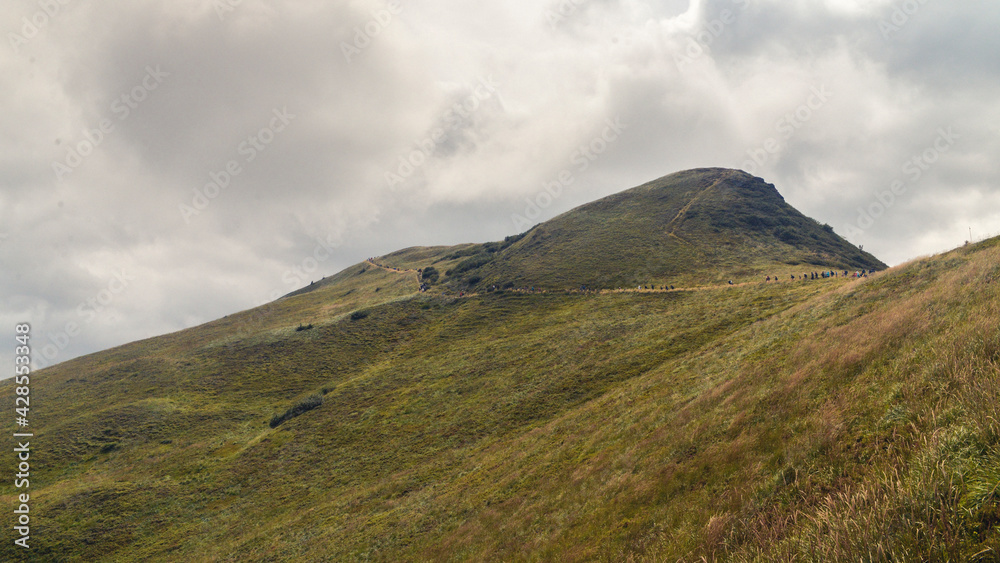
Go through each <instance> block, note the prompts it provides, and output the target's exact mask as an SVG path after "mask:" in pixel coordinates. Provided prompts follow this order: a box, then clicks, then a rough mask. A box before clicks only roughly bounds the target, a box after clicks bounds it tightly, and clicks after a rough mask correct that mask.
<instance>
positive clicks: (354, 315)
mask: <svg viewBox="0 0 1000 563" xmlns="http://www.w3.org/2000/svg"><path fill="white" fill-rule="evenodd" d="M367 316H368V311H354V312H353V313H351V320H352V321H360V320H361V319H363V318H365V317H367Z"/></svg>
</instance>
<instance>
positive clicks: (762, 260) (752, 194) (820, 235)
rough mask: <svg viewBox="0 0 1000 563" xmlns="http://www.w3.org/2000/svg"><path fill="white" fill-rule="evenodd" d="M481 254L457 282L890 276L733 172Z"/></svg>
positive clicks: (683, 183) (670, 182)
mask: <svg viewBox="0 0 1000 563" xmlns="http://www.w3.org/2000/svg"><path fill="white" fill-rule="evenodd" d="M480 246H482V248H481V252H479V253H478V254H477V253H475V252H470V251H466V252H467V253H468V254H470V258H469V260H468V261H467V262H466V265H465V266H464V267H461V268H456V269H455V270H453V273H455V274H456V275H455V276H454V277H453V279H452V281H453V282H457V283H459V285H462V284H464V285H465V286H468V287H471V286H475V285H477V284H481V283H485V284H490V285H499V286H501V287H502V286H505V285H510V284H513V285H515V286H525V285H530V286H538V287H550V288H567V287H580V286H587V287H593V288H611V287H618V286H624V287H628V286H634V285H643V284H650V283H652V284H657V285H669V284H672V283H681V282H683V283H696V284H697V283H710V282H718V281H720V280H723V279H732V278H748V277H756V276H763V275H778V274H784V273H786V272H789V271H792V272H795V273H801V270H802V269H803V268H806V269H809V270H818V269H884V268H885V267H886V265H885V264H884V263H882V262H881V261H879V260H878V259H877V258H875V257H874V256H872V255H871V254H868V253H865V252H862V251H861V250H860V249H858V248H856V247H855V246H854V245H852V244H850V243H849V242H847V241H846V240H844V239H842V238H841V237H839V236H837V235H836V234H835V233H834V232H833V229H832V228H830V227H829V226H827V225H823V224H821V223H819V222H817V221H815V220H813V219H810V218H808V217H806V216H805V215H803V214H802V213H800V212H799V211H797V210H796V209H794V208H793V207H791V206H790V205H788V204H787V203H786V202H785V200H784V198H783V197H782V196H781V194H780V193H779V192H778V190H777V188H775V186H774V185H773V184H770V183H768V182H766V181H764V180H763V179H761V178H758V177H756V176H753V175H751V174H748V173H746V172H744V171H742V170H733V169H727V168H698V169H693V170H685V171H681V172H676V173H674V174H670V175H667V176H664V177H662V178H658V179H656V180H653V181H651V182H647V183H645V184H642V185H640V186H637V187H635V188H631V189H628V190H625V191H622V192H618V193H616V194H612V195H609V196H607V197H604V198H601V199H599V200H597V201H594V202H591V203H588V204H585V205H582V206H580V207H577V208H575V209H573V210H570V211H568V212H566V213H563V214H562V215H559V216H558V217H555V218H553V219H551V220H549V221H546V222H544V223H541V224H539V225H536V226H535V227H533V228H531V229H530V230H529V231H527V232H526V233H524V234H523V236H520V237H519V238H518V240H516V241H515V242H513V243H512V244H507V245H504V247H503V248H500V249H497V248H495V247H494V248H490V247H488V245H480ZM456 270H457V271H456Z"/></svg>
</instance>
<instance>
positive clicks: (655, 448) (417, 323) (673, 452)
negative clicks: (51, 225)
mask: <svg viewBox="0 0 1000 563" xmlns="http://www.w3.org/2000/svg"><path fill="white" fill-rule="evenodd" d="M655 191H656V188H655V186H653V187H650V188H649V192H650V193H654V192H655ZM626 193H627V192H626ZM762 197H763V196H762ZM626 199H627V198H626ZM626 204H627V202H619V203H617V204H613V205H626ZM609 205H612V204H609ZM692 209H697V210H698V213H707V212H705V211H703V210H704V209H708V207H707V206H706V207H699V206H698V205H697V204H692V205H691V206H690V207H689V209H688V211H691V210H692ZM588 213H590V212H588ZM592 213H595V214H596V213H598V211H597V210H593V211H592ZM623 214H626V215H627V213H625V212H623ZM568 215H572V213H571V214H568ZM675 216H676V214H675ZM789 220H791V219H789ZM692 221H694V219H692ZM807 221H808V220H807ZM698 225H699V223H697V222H695V223H692V225H690V226H689V227H688V228H689V229H690V230H686V231H682V230H681V229H680V228H679V229H678V231H677V232H678V233H680V235H681V236H684V235H687V236H691V233H693V232H695V229H696V227H697V228H702V227H699V226H698ZM543 226H544V225H543ZM539 228H541V227H539ZM705 228H714V227H705ZM772 235H773V233H772ZM530 236H531V233H529V234H528V236H525V237H523V238H517V237H514V238H512V239H509V240H507V241H505V242H502V243H492V244H493V245H494V247H493V248H494V250H493V252H491V253H490V254H494V255H499V256H502V255H503V254H504V253H507V252H508V251H510V252H511V254H510V255H509V257H508V258H504V259H509V260H513V259H514V257H516V256H518V255H519V254H516V253H514V251H517V252H527V250H526V248H527V247H526V246H525V247H523V248H522V247H520V246H519V245H525V244H527V243H530V239H529V237H530ZM733 236H736V235H733ZM740 236H749V235H740ZM762 238H763V239H764V240H763V241H762V242H760V244H762V245H765V246H766V245H771V244H772V243H771V239H772V238H773V236H771V235H768V236H764V237H762ZM810 238H811V237H810ZM814 240H815V239H814ZM831 244H832V243H831ZM485 246H486V245H465V246H462V247H454V248H453V247H448V248H434V249H422V248H413V249H407V250H405V251H400V252H399V253H395V254H393V255H389V256H386V257H381V258H377V259H376V260H375V263H371V262H365V263H362V264H358V265H357V266H352V267H351V268H348V269H347V270H345V271H344V272H341V273H340V274H338V275H337V276H331V277H330V278H327V279H325V280H322V281H319V282H317V283H316V284H313V285H312V286H311V287H309V288H306V290H305V291H301V292H297V293H296V294H294V295H291V296H288V297H285V298H283V299H280V300H278V301H276V302H274V303H271V304H268V305H266V306H264V307H262V308H258V309H255V310H251V311H247V312H244V313H240V314H238V315H230V316H229V317H227V318H225V319H220V320H218V321H215V322H212V323H208V324H206V325H203V326H201V327H196V328H193V329H189V330H186V331H182V332H178V333H175V334H170V335H165V336H162V337H158V338H153V339H149V340H144V341H140V342H135V343H132V344H128V345H126V346H121V347H118V348H115V349H112V350H108V351H106V352H102V353H99V354H92V355H89V356H86V357H82V358H78V359H76V360H72V361H69V362H65V363H63V364H59V365H57V366H54V367H52V368H48V369H46V370H43V371H41V372H38V373H37V374H36V375H34V376H33V378H32V386H33V387H32V411H31V412H32V417H33V419H34V420H37V421H38V423H37V426H36V427H34V428H32V430H33V431H34V432H35V438H34V439H33V440H34V441H33V442H32V445H33V451H32V458H31V459H32V473H33V476H32V487H31V495H32V502H33V505H32V508H31V510H32V513H33V514H35V516H34V520H33V526H32V550H31V552H30V553H28V554H27V555H26V553H25V552H24V551H23V550H21V548H17V547H15V546H13V545H12V543H11V542H7V543H5V544H4V546H3V547H0V558H2V559H3V560H10V561H19V560H37V561H52V560H66V561H141V560H151V561H156V560H168V561H344V560H348V561H350V560H376V561H464V560H480V561H510V560H547V561H561V562H562V561H594V560H605V561H621V560H629V559H631V560H635V561H670V562H674V561H692V562H694V561H705V560H708V561H715V560H719V561H722V560H725V561H761V562H764V561H789V562H791V561H858V560H870V561H911V560H912V561H922V560H932V561H945V560H951V561H959V560H969V561H976V560H979V561H993V560H996V554H997V553H998V550H1000V494H998V485H1000V422H998V421H1000V407H998V405H1000V265H998V264H1000V239H993V240H990V241H986V242H984V243H980V244H977V245H971V246H968V247H963V248H960V249H957V250H955V251H953V252H950V253H947V254H943V255H940V256H935V257H932V258H926V259H922V260H918V261H915V262H913V263H910V264H906V265H904V266H900V267H897V268H893V269H891V270H888V271H886V272H882V273H880V274H877V275H875V276H872V277H869V278H863V279H860V280H858V279H853V278H844V277H837V278H832V279H823V280H796V281H794V282H793V281H784V280H783V281H781V282H780V283H763V282H761V281H759V280H758V281H754V282H753V283H748V284H746V285H742V286H738V287H701V288H700V290H697V291H696V290H693V288H688V287H686V286H680V285H678V290H676V291H672V292H662V293H661V292H602V293H572V292H563V291H548V292H536V293H522V292H511V291H496V292H479V293H473V294H472V295H469V294H466V295H465V296H463V297H461V298H458V297H457V296H455V295H451V294H450V293H449V292H447V291H441V285H435V286H433V287H432V290H431V291H428V292H419V291H418V287H419V286H418V285H417V273H416V270H417V269H424V271H426V264H427V263H428V262H430V263H436V264H438V265H439V266H441V269H442V270H447V269H454V268H455V267H456V266H457V264H459V263H461V262H462V261H464V260H466V259H468V257H469V256H470V255H469V254H466V253H468V252H470V251H471V252H472V253H473V254H471V255H475V254H476V253H478V252H479V251H480V249H482V248H484V247H485ZM775 248H778V247H775ZM813 248H814V249H815V248H816V247H815V246H814V247H813ZM379 264H381V266H380V265H379ZM490 267H491V268H493V267H497V266H496V264H493V263H491V264H490ZM570 267H571V266H568V265H567V266H566V268H570ZM394 268H395V269H394ZM484 268H485V266H484ZM441 276H442V278H441V279H442V281H441V282H440V283H442V284H447V283H448V282H447V278H448V276H446V275H445V274H444V273H443V272H442V273H441ZM3 389H4V396H5V397H7V401H8V404H10V405H13V397H14V393H13V388H12V385H11V384H10V382H6V383H5V385H4V387H3ZM3 463H6V464H7V465H6V466H5V467H6V470H7V471H8V474H13V473H14V466H13V464H14V458H13V456H7V458H6V461H4V462H3ZM4 492H5V494H4V496H3V501H4V502H5V503H6V505H7V506H13V505H14V495H13V492H14V490H13V489H12V488H8V489H7V490H5V491H4Z"/></svg>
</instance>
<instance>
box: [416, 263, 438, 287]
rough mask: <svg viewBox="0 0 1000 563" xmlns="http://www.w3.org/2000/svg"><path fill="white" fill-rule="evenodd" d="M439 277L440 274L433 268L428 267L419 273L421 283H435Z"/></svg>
mask: <svg viewBox="0 0 1000 563" xmlns="http://www.w3.org/2000/svg"><path fill="white" fill-rule="evenodd" d="M439 276H440V274H439V273H438V271H437V268H435V267H434V266H428V267H426V268H424V270H423V271H422V272H421V273H420V279H421V281H423V282H424V283H429V284H433V283H437V281H438V277H439Z"/></svg>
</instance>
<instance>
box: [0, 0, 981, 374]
mask: <svg viewBox="0 0 1000 563" xmlns="http://www.w3.org/2000/svg"><path fill="white" fill-rule="evenodd" d="M998 28H1000V3H997V2H996V1H976V0H968V1H963V2H945V1H944V0H691V1H690V2H689V1H688V0H662V1H658V2H641V1H635V0H621V1H614V0H543V1H541V2H525V1H520V2H518V1H513V0H493V1H491V2H482V3H468V2H464V3H463V2H444V1H442V0H424V1H422V2H419V3H413V4H411V3H400V2H384V1H382V0H371V1H368V0H357V1H352V0H345V1H338V2H327V1H319V0H299V1H291V0H282V1H280V2H279V1H277V0H274V1H267V0H170V1H166V0H160V1H154V0H147V1H143V0H136V1H130V2H128V3H125V2H114V3H112V2H100V3H96V2H80V1H76V0H33V1H23V2H5V3H4V4H3V5H2V7H0V31H2V32H3V34H4V37H5V39H6V43H7V44H6V45H2V46H0V76H2V78H0V81H2V85H3V87H2V88H0V102H2V107H3V108H4V110H5V111H3V112H0V335H3V334H5V333H6V334H9V335H10V345H8V346H0V365H3V366H8V368H9V369H10V371H11V375H12V374H13V368H12V367H11V366H13V347H14V335H15V332H14V330H15V325H16V324H18V323H22V322H28V323H31V326H32V337H33V340H32V346H33V354H34V364H35V367H36V368H39V367H43V366H46V365H51V364H54V363H58V362H62V361H65V360H68V359H71V358H73V357H76V356H79V355H82V354H87V353H91V352H95V351H99V350H103V349H106V348H109V347H112V346H116V345H119V344H123V343H126V342H130V341H134V340H139V339H143V338H148V337H151V336H155V335H159V334H164V333H168V332H172V331H176V330H180V329H183V328H187V327H191V326H195V325H198V324H201V323H204V322H207V321H210V320H213V319H216V318H219V317H222V316H224V315H227V314H230V313H233V312H236V311H240V310H244V309H247V308H250V307H253V306H256V305H260V304H262V303H265V302H268V301H270V300H273V299H274V298H276V297H278V296H280V295H284V294H286V293H288V292H291V291H293V290H295V289H297V288H299V287H301V286H303V285H306V284H308V283H309V282H310V281H312V280H316V279H320V278H322V277H323V276H327V275H331V274H334V273H336V272H338V271H340V270H341V269H343V268H346V267H348V266H350V265H353V264H356V263H358V262H360V261H362V260H364V259H365V258H366V257H368V256H377V255H381V254H387V253H389V252H392V251H394V250H398V249H401V248H405V247H410V246H424V245H450V244H458V243H463V242H485V241H491V240H500V239H502V238H503V237H504V236H507V235H511V234H516V233H519V232H523V231H524V230H526V229H527V227H529V226H531V225H533V224H535V223H537V222H541V221H544V220H547V219H550V218H552V217H554V216H556V215H558V214H560V213H563V212H565V211H567V210H569V209H572V208H573V207H576V206H578V205H581V204H583V203H586V202H589V201H592V200H594V199H597V198H600V197H603V196H605V195H609V194H612V193H615V192H618V191H621V190H624V189H627V188H630V187H633V186H636V185H639V184H641V183H644V182H647V181H649V180H653V179H655V178H658V177H661V176H664V175H667V174H670V173H673V172H676V171H679V170H685V169H689V168H698V167H715V166H719V167H730V168H740V169H743V170H746V171H747V172H750V173H752V174H754V175H756V176H760V177H762V178H764V179H765V180H767V181H768V182H771V183H773V184H774V185H775V186H776V187H777V189H778V191H779V192H780V193H781V194H782V195H783V196H784V197H785V199H786V201H788V202H789V203H790V204H791V205H793V206H794V207H796V208H797V209H799V210H800V211H802V212H803V213H805V214H806V215H809V216H811V217H813V218H815V219H817V220H818V221H820V222H821V223H828V224H830V225H831V226H833V227H834V229H835V231H836V232H837V233H839V234H840V235H841V236H844V237H845V238H847V239H848V240H849V241H851V242H852V243H854V244H858V245H861V246H863V248H864V249H865V250H867V251H870V252H872V253H873V254H875V255H876V256H878V257H879V258H881V259H882V260H883V261H885V262H886V263H888V264H890V265H896V264H899V263H902V262H905V261H907V260H910V259H912V258H916V257H919V256H923V255H928V254H933V253H937V252H941V251H944V250H948V249H950V248H953V247H956V246H960V245H961V244H963V243H964V241H966V240H968V239H969V238H970V235H971V237H972V238H973V239H974V240H978V239H981V238H984V237H986V236H987V235H991V234H998V233H1000V189H998V180H1000V168H998V163H997V159H996V158H995V157H996V156H997V155H998V154H1000V140H998V138H1000V103H998V101H1000V56H998V53H1000V35H998V34H997V33H996V30H997V29H998ZM8 368H5V369H8ZM3 376H5V374H2V373H0V377H3Z"/></svg>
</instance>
